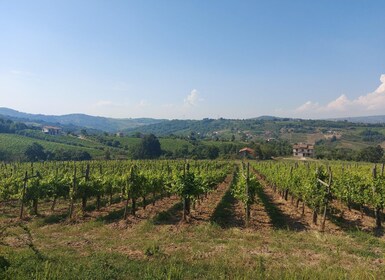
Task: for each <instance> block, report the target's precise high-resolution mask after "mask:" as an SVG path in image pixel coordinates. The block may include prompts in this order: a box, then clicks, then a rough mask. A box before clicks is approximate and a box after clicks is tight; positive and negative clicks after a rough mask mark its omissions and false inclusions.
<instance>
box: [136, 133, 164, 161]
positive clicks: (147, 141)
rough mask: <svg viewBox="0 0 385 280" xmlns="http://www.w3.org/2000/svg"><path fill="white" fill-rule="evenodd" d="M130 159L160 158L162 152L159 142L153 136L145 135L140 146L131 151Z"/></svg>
mask: <svg viewBox="0 0 385 280" xmlns="http://www.w3.org/2000/svg"><path fill="white" fill-rule="evenodd" d="M131 153H132V157H133V158H136V159H154V158H158V157H160V155H161V154H162V150H161V148H160V142H159V140H158V138H157V137H156V136H155V135H154V134H148V135H145V136H144V137H143V138H142V140H141V142H140V144H139V145H138V146H137V147H136V149H135V148H134V150H132V151H131Z"/></svg>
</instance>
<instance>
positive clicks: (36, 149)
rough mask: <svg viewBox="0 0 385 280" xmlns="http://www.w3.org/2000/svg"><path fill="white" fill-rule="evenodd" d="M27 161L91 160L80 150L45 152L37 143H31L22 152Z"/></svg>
mask: <svg viewBox="0 0 385 280" xmlns="http://www.w3.org/2000/svg"><path fill="white" fill-rule="evenodd" d="M24 156H25V158H26V160H27V161H31V162H36V161H44V160H59V161H62V160H76V161H78V160H91V159H92V157H91V155H90V154H89V153H88V152H86V151H81V150H63V149H59V150H56V151H55V152H51V151H46V150H44V147H43V146H42V145H40V144H38V143H33V144H31V145H30V146H28V148H27V149H26V151H25V152H24Z"/></svg>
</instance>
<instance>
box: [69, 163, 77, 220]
mask: <svg viewBox="0 0 385 280" xmlns="http://www.w3.org/2000/svg"><path fill="white" fill-rule="evenodd" d="M75 195H76V165H75V166H74V177H73V180H72V193H71V198H70V211H69V218H70V219H72V216H73V212H74V200H75Z"/></svg>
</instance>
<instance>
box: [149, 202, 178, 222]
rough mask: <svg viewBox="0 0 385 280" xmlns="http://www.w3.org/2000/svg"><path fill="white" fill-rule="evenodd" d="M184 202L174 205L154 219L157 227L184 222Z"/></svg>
mask: <svg viewBox="0 0 385 280" xmlns="http://www.w3.org/2000/svg"><path fill="white" fill-rule="evenodd" d="M182 210H183V204H182V202H178V203H176V204H174V205H173V206H172V207H171V208H169V209H168V210H166V211H162V212H160V213H159V214H158V215H156V216H155V217H154V218H153V223H154V224H155V225H176V224H178V223H179V222H180V221H181V220H182Z"/></svg>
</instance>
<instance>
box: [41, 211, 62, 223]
mask: <svg viewBox="0 0 385 280" xmlns="http://www.w3.org/2000/svg"><path fill="white" fill-rule="evenodd" d="M67 218H68V213H61V214H52V215H49V216H46V217H44V218H43V219H42V224H43V225H53V224H59V223H61V222H64V221H65V220H66V219H67Z"/></svg>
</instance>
